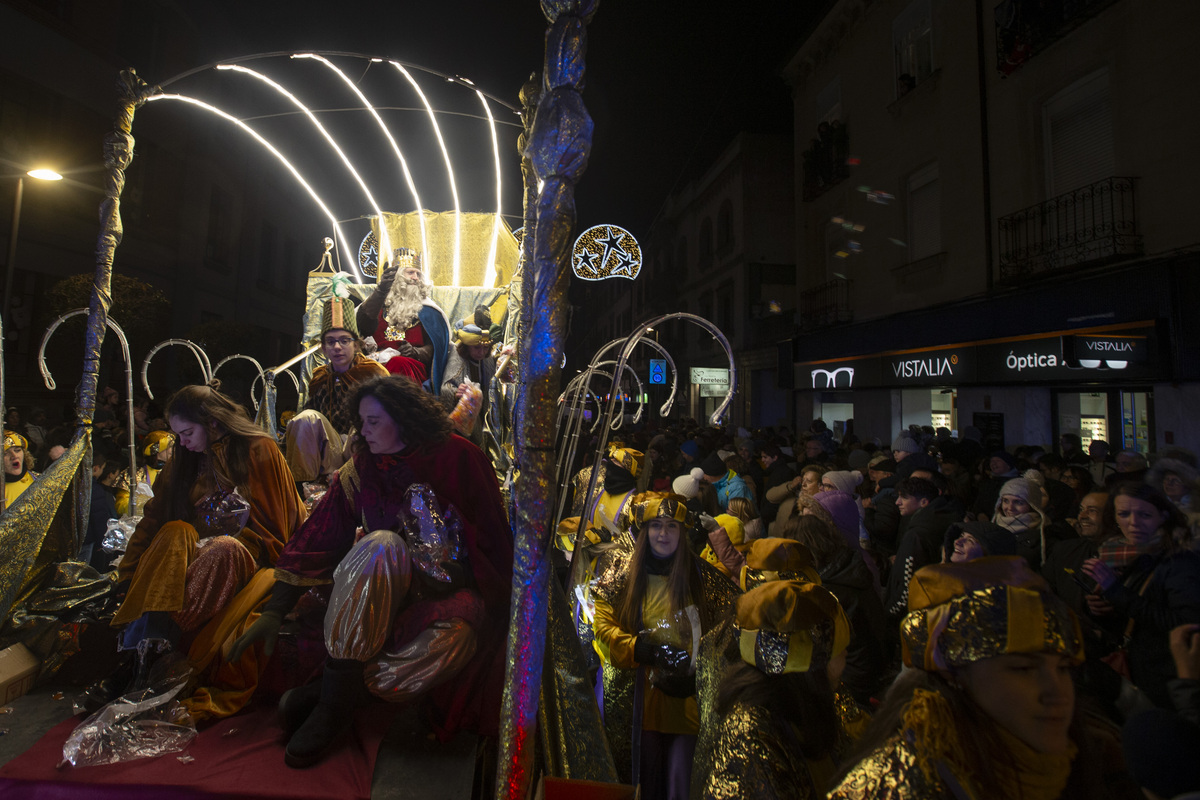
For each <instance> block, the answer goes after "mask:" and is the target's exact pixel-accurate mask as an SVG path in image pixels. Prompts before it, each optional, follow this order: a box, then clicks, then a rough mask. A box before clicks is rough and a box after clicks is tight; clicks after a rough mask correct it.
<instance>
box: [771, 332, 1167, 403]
mask: <svg viewBox="0 0 1200 800" xmlns="http://www.w3.org/2000/svg"><path fill="white" fill-rule="evenodd" d="M1155 336H1156V334H1155V329H1154V328H1153V327H1150V326H1149V323H1146V325H1145V326H1139V327H1132V326H1131V328H1128V329H1122V330H1121V331H1120V333H1119V334H1111V335H1109V334H1107V333H1104V334H1101V333H1069V332H1065V333H1047V334H1041V335H1037V336H1022V337H1014V338H1012V339H998V340H993V341H990V342H979V343H977V344H964V345H957V346H951V347H938V348H929V349H925V350H915V351H914V350H909V351H906V352H899V353H880V354H877V355H873V356H859V357H855V358H842V359H833V360H826V361H815V362H807V363H806V362H800V363H797V364H796V365H795V371H796V374H795V378H796V385H797V386H805V385H807V386H810V387H811V388H812V389H815V390H818V391H821V390H836V389H872V388H886V387H897V386H931V387H933V386H958V385H963V384H976V385H990V384H1005V383H1028V382H1031V381H1033V382H1037V381H1043V382H1050V381H1084V382H1088V383H1095V382H1098V381H1105V380H1126V381H1128V380H1155V379H1160V378H1165V377H1167V376H1166V375H1165V374H1164V366H1165V365H1164V364H1162V363H1160V359H1159V357H1158V356H1157V355H1156V352H1157V349H1156V345H1155V344H1154V342H1155Z"/></svg>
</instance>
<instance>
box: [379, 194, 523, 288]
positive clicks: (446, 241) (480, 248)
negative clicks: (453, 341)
mask: <svg viewBox="0 0 1200 800" xmlns="http://www.w3.org/2000/svg"><path fill="white" fill-rule="evenodd" d="M422 214H423V215H424V217H425V238H426V240H427V244H428V248H425V247H422V246H421V216H422ZM456 218H458V219H461V220H462V239H461V241H460V245H459V247H460V251H459V278H458V285H459V286H487V285H488V284H487V283H485V282H484V276H485V275H486V274H487V260H488V252H489V250H490V249H491V244H492V229H493V226H494V225H495V224H496V215H495V214H482V213H475V212H463V213H461V214H458V213H455V212H453V211H443V212H433V211H424V212H420V213H418V212H416V211H411V212H409V213H407V214H389V213H385V214H384V215H383V223H384V227H386V228H387V234H388V238H389V240H390V241H391V245H392V248H393V249H395V248H397V247H408V248H411V249H413V250H416V251H418V252H419V253H421V260H422V263H424V265H425V270H426V273H425V274H426V276H427V277H428V278H429V279H430V280H431V281H433V284H434V285H435V286H453V285H454V235H455V220H456ZM371 230H372V231H373V232H374V233H375V237H376V238H377V239H378V240H379V242H380V247H381V248H382V247H383V244H382V242H383V236H382V235H381V232H380V226H379V220H377V219H373V220H371ZM426 249H428V252H426ZM520 255H521V252H520V248H519V247H518V246H517V240H516V238H515V237H513V233H512V229H511V228H510V227H509V226H508V223H507V222H505V221H504V218H503V217H502V218H501V219H500V232H499V235H498V236H497V237H496V261H495V264H496V282H495V283H494V284H492V285H493V286H507V285H508V282H509V281H510V280H512V276H513V274H514V273H515V272H516V271H517V260H518V259H519V258H520ZM390 257H391V253H383V252H380V254H379V261H380V263H381V264H382V263H383V262H384V261H385V260H386V259H388V258H390Z"/></svg>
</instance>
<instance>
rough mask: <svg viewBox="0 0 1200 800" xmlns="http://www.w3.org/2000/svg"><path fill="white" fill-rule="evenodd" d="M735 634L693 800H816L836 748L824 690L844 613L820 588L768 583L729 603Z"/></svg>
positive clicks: (842, 635) (837, 658)
mask: <svg viewBox="0 0 1200 800" xmlns="http://www.w3.org/2000/svg"><path fill="white" fill-rule="evenodd" d="M735 631H736V634H737V635H736V639H735V640H734V642H733V643H732V646H731V649H736V656H735V657H734V658H736V660H735V661H734V663H733V664H732V666H731V667H730V668H729V669H728V671H727V672H726V673H725V675H724V678H723V680H722V682H721V687H720V692H719V695H718V699H717V710H718V712H719V713H720V715H721V721H720V724H719V728H718V732H717V736H716V740H715V743H714V746H713V763H712V769H711V771H710V772H709V774H708V775H707V777H706V779H705V784H704V791H703V796H704V797H705V798H722V799H726V798H728V799H729V800H732V799H733V798H784V797H787V798H819V797H823V796H824V793H825V790H826V789H827V788H828V787H827V786H826V785H825V778H826V777H827V776H828V775H829V774H830V772H831V769H830V767H831V766H832V760H833V757H834V756H835V753H836V749H837V746H838V743H839V738H840V731H839V725H838V716H837V713H836V711H835V704H834V693H833V688H832V687H834V686H836V685H837V682H838V679H839V677H840V675H841V672H842V668H843V667H844V665H845V652H846V645H847V643H848V642H849V640H850V623H849V622H848V621H847V619H846V615H845V613H844V612H843V611H842V608H841V606H840V605H839V604H838V601H837V598H836V597H834V596H833V594H832V593H831V592H830V591H829V590H828V589H826V588H824V587H823V586H820V585H818V584H813V583H809V582H804V581H798V580H777V581H770V582H768V583H764V584H763V585H761V586H759V587H758V588H755V589H753V590H751V591H750V592H747V593H746V594H744V595H742V597H740V598H739V599H738V603H737V618H736V628H735ZM731 660H733V659H732V658H731Z"/></svg>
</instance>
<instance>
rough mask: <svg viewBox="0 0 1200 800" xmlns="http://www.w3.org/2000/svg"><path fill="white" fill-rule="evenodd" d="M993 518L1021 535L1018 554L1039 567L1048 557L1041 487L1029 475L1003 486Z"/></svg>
mask: <svg viewBox="0 0 1200 800" xmlns="http://www.w3.org/2000/svg"><path fill="white" fill-rule="evenodd" d="M992 522H994V523H995V524H997V525H999V526H1000V527H1001V528H1004V529H1005V530H1006V531H1008V532H1009V533H1011V534H1013V536H1015V537H1016V538H1017V555H1019V556H1021V557H1022V558H1024V559H1025V560H1026V561H1028V562H1029V566H1031V567H1033V568H1034V569H1035V570H1040V569H1041V568H1042V562H1043V561H1045V560H1046V531H1045V528H1046V515H1045V513H1043V511H1042V496H1041V487H1040V486H1038V485H1036V484H1034V483H1031V482H1030V481H1029V480H1027V479H1026V478H1011V479H1009V480H1007V481H1005V482H1004V485H1003V486H1002V487H1000V496H999V497H998V498H996V508H995V513H994V514H993V515H992Z"/></svg>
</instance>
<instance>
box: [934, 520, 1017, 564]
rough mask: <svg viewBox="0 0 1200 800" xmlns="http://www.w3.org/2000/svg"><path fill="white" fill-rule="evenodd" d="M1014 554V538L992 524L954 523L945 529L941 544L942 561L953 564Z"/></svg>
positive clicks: (1015, 551)
mask: <svg viewBox="0 0 1200 800" xmlns="http://www.w3.org/2000/svg"><path fill="white" fill-rule="evenodd" d="M1016 554H1017V539H1016V537H1015V536H1013V535H1012V534H1011V533H1009V532H1008V531H1006V530H1004V528H1001V527H1000V526H999V525H997V524H995V523H994V522H975V521H970V522H956V523H954V524H953V525H951V526H950V527H949V528H947V529H946V538H945V540H944V542H943V544H942V561H943V562H946V561H949V562H952V563H954V564H961V563H962V562H964V561H974V560H975V559H977V558H983V557H984V556H1015V555H1016Z"/></svg>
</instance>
